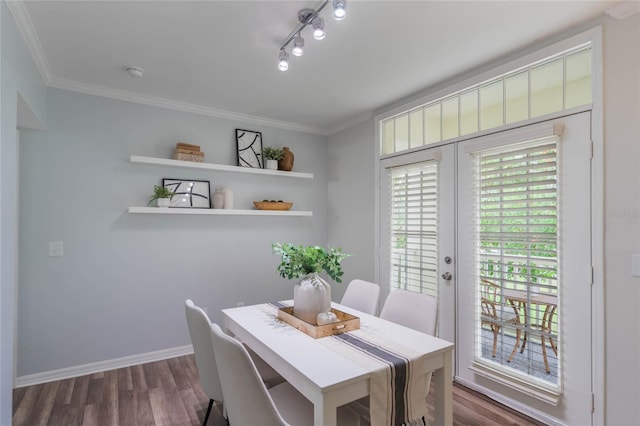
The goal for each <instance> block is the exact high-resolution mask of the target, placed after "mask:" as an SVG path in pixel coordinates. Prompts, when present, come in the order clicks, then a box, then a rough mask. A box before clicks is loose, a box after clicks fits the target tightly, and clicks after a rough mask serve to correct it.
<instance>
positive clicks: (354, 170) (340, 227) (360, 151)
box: [328, 119, 377, 300]
mask: <svg viewBox="0 0 640 426" xmlns="http://www.w3.org/2000/svg"><path fill="white" fill-rule="evenodd" d="M375 146H376V142H375V140H374V124H373V119H370V120H367V121H365V122H364V123H361V124H358V125H357V126H354V127H352V128H350V129H347V130H345V131H342V132H340V133H338V134H335V135H333V136H330V137H329V163H328V177H329V186H328V193H329V204H328V210H329V212H328V214H329V223H330V224H331V225H330V226H329V234H328V240H329V245H331V246H341V247H342V248H343V249H344V250H345V251H346V252H347V253H351V254H353V257H351V258H349V259H348V260H346V261H345V263H344V266H345V267H344V273H345V275H344V284H345V285H343V286H340V287H338V286H336V287H335V290H334V292H336V293H337V292H340V296H341V295H342V294H344V289H345V287H346V284H348V283H349V281H351V280H352V279H354V278H360V279H363V280H367V281H374V278H375V269H374V267H375V258H374V245H375V241H374V237H375V232H374V231H375V224H374V218H375V216H374V212H375V210H374V209H375V203H374V195H375V190H374V182H375V170H374V169H375V161H376V158H377V156H376V154H377V152H376V149H375ZM334 300H339V298H336V297H334Z"/></svg>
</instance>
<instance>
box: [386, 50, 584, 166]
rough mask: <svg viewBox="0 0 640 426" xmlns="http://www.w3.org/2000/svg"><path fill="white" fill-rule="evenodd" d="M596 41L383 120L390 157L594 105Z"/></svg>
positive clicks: (387, 150)
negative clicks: (593, 48) (592, 81)
mask: <svg viewBox="0 0 640 426" xmlns="http://www.w3.org/2000/svg"><path fill="white" fill-rule="evenodd" d="M591 98H592V94H591V45H590V44H588V45H583V46H580V47H577V48H574V49H571V50H569V51H566V52H563V53H560V54H558V55H554V56H552V57H548V58H546V59H544V60H541V61H538V62H536V63H534V64H530V65H528V66H526V67H524V68H520V69H518V70H514V71H512V72H510V73H508V74H505V75H502V76H500V77H496V78H494V79H491V80H489V81H486V82H484V83H480V84H477V85H475V86H472V87H468V88H466V89H464V90H461V91H459V92H457V93H453V94H451V95H448V96H446V97H444V98H441V99H438V100H435V101H433V102H429V103H427V104H425V105H422V106H419V107H417V108H414V109H412V110H410V111H405V112H403V113H401V114H398V115H396V116H393V117H390V118H387V119H384V120H381V122H380V134H381V138H380V139H381V143H380V154H381V155H383V156H384V155H389V154H395V153H399V152H403V151H409V150H412V149H417V148H420V147H422V146H425V145H430V144H435V143H439V142H444V141H448V140H452V139H455V138H460V137H464V136H469V135H473V134H476V133H479V132H483V131H486V130H491V129H498V128H500V127H504V126H507V125H512V124H515V123H519V122H522V121H526V120H529V119H532V118H536V117H541V116H544V115H547V114H552V113H557V112H560V111H564V110H570V109H573V108H577V107H580V106H584V105H589V104H591V102H592V100H591Z"/></svg>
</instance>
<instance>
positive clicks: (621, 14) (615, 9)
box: [604, 1, 640, 20]
mask: <svg viewBox="0 0 640 426" xmlns="http://www.w3.org/2000/svg"><path fill="white" fill-rule="evenodd" d="M638 12H640V2H638V1H624V2H622V3H618V4H616V5H615V6H611V7H609V8H607V9H606V10H605V11H604V13H606V14H607V15H609V16H611V17H612V18H614V19H618V20H622V19H624V18H628V17H629V16H631V15H635V14H636V13H638Z"/></svg>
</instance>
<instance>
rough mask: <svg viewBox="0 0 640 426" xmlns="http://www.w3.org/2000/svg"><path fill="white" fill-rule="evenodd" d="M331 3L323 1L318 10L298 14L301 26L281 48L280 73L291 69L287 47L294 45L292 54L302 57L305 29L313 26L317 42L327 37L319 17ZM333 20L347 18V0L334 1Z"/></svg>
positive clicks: (322, 20) (307, 10)
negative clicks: (302, 34)
mask: <svg viewBox="0 0 640 426" xmlns="http://www.w3.org/2000/svg"><path fill="white" fill-rule="evenodd" d="M327 3H329V0H323V1H322V3H321V4H320V5H319V6H318V7H317V8H316V9H301V10H300V11H299V12H298V21H300V25H299V26H298V27H297V28H296V29H294V30H293V31H292V32H291V33H290V34H289V36H287V38H286V39H285V41H284V42H283V43H282V45H281V46H280V54H279V55H278V69H279V70H280V71H286V70H288V69H289V54H288V53H287V50H286V49H287V46H288V45H289V44H292V48H291V54H292V55H294V56H302V54H303V48H304V39H303V38H302V36H301V35H300V32H301V31H302V30H304V29H305V27H306V26H307V25H311V27H312V28H313V38H314V39H316V40H322V39H323V38H325V37H326V35H327V33H326V31H325V26H324V19H322V18H321V17H320V16H319V15H320V12H321V11H322V9H324V7H325V6H326V5H327ZM332 4H333V18H334V19H335V20H336V21H341V20H343V19H344V18H345V16H346V8H347V0H333V3H332Z"/></svg>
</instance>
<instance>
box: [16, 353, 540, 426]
mask: <svg viewBox="0 0 640 426" xmlns="http://www.w3.org/2000/svg"><path fill="white" fill-rule="evenodd" d="M208 401H209V398H208V397H207V395H205V393H204V392H203V391H202V388H201V387H200V383H199V381H198V373H197V370H196V367H195V361H194V358H193V355H188V356H182V357H178V358H172V359H167V360H163V361H158V362H152V363H148V364H143V365H135V366H132V367H127V368H120V369H118V370H111V371H105V372H102V373H96V374H91V375H87V376H81V377H76V378H72V379H66V380H60V381H57V382H50V383H43V384H40V385H33V386H26V387H22V388H16V389H14V390H13V426H45V425H49V426H67V425H69V426H71V425H92V426H93V425H99V426H111V425H113V426H116V425H120V426H126V425H132V426H146V425H148V426H161V425H163V426H187V425H189V426H196V425H201V424H202V421H203V419H204V414H205V412H206V409H207V403H208ZM207 424H208V425H209V426H226V425H227V423H226V422H225V420H224V418H223V417H222V411H221V407H218V406H214V408H213V410H212V412H211V416H210V417H209V422H208V423H207ZM429 424H433V418H431V419H430V422H429ZM453 424H454V425H477V426H485V425H486V426H504V425H540V423H537V422H535V421H532V420H531V419H528V418H525V417H523V416H521V415H520V414H518V413H516V412H514V411H512V410H510V409H508V408H506V407H503V406H501V405H500V404H497V403H495V402H493V401H491V400H489V399H488V398H486V397H484V396H482V395H479V394H477V393H476V392H473V391H470V390H468V389H466V388H464V387H461V386H458V385H455V386H454V387H453ZM247 426H249V425H247Z"/></svg>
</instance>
